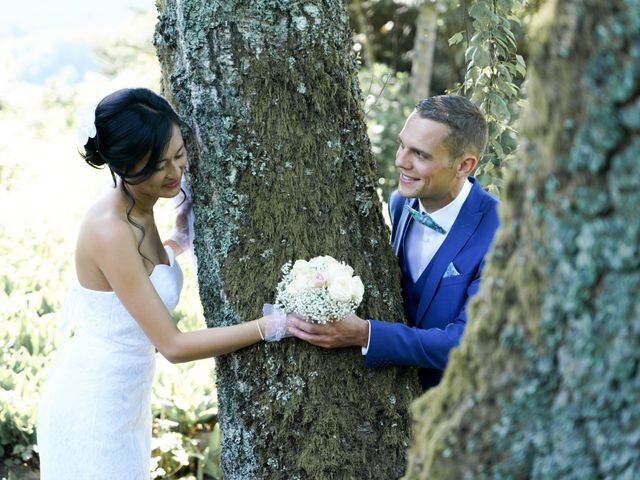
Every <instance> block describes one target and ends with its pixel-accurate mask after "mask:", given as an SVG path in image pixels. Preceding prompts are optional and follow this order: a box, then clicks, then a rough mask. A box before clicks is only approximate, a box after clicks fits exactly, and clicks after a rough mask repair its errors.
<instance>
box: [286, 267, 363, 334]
mask: <svg viewBox="0 0 640 480" xmlns="http://www.w3.org/2000/svg"><path fill="white" fill-rule="evenodd" d="M282 273H283V274H284V275H283V277H282V280H280V283H278V287H277V292H276V305H277V306H278V307H280V308H281V309H283V310H284V311H285V312H287V313H292V312H295V313H297V314H298V315H301V316H302V317H304V318H305V320H307V321H308V322H311V323H327V322H334V321H337V320H339V319H341V318H344V317H346V316H347V315H349V314H351V313H354V312H355V311H356V309H357V308H358V305H360V302H361V301H362V296H363V295H364V285H363V284H362V280H360V277H358V276H356V277H354V276H353V268H351V267H350V266H349V265H347V264H345V263H342V262H338V261H337V260H336V259H335V258H333V257H330V256H323V257H315V258H312V259H311V260H309V261H306V260H297V261H296V262H295V263H294V264H293V266H292V265H291V262H287V263H285V264H284V266H283V267H282Z"/></svg>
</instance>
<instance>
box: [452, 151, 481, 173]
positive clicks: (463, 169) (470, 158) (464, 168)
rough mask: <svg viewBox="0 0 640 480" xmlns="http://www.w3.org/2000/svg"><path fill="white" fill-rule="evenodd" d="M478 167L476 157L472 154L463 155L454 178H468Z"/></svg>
mask: <svg viewBox="0 0 640 480" xmlns="http://www.w3.org/2000/svg"><path fill="white" fill-rule="evenodd" d="M477 166H478V157H476V156H475V155H473V154H472V153H463V154H462V155H461V160H460V162H459V163H458V164H457V166H456V177H468V176H469V175H471V174H472V173H473V171H474V170H475V169H476V167H477Z"/></svg>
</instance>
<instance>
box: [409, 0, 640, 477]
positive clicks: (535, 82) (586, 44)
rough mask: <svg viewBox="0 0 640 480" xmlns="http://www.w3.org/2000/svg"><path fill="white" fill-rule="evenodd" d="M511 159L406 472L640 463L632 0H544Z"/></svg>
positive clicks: (611, 469) (581, 471)
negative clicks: (486, 244) (462, 324)
mask: <svg viewBox="0 0 640 480" xmlns="http://www.w3.org/2000/svg"><path fill="white" fill-rule="evenodd" d="M530 38H531V49H532V55H531V60H530V72H529V80H528V82H529V85H528V91H529V102H530V106H529V108H528V110H527V111H526V112H525V114H524V116H523V128H522V132H523V134H524V140H523V141H522V147H523V148H522V151H521V153H520V159H521V163H520V164H519V165H518V166H516V167H515V169H514V171H512V172H511V173H510V175H509V180H508V183H507V185H506V186H505V189H504V201H503V204H502V207H501V221H502V227H501V230H500V231H499V234H498V236H497V240H496V244H495V245H494V248H493V250H492V253H491V254H490V259H489V261H488V264H487V268H486V270H485V278H484V280H483V284H482V287H481V290H480V293H479V295H478V296H477V297H476V299H475V301H474V302H473V304H472V307H471V312H470V318H471V320H470V323H469V325H468V327H467V332H466V333H465V337H464V339H463V341H462V343H461V346H460V348H458V349H457V350H456V351H454V352H453V354H452V358H451V360H450V362H449V368H448V370H447V372H446V374H445V377H444V379H443V382H442V383H441V384H440V386H439V387H438V388H436V389H433V390H432V391H430V392H428V393H427V394H426V395H425V396H424V397H422V398H421V399H420V400H418V401H417V402H416V403H415V406H414V408H415V416H416V419H417V432H416V440H415V445H414V446H413V447H412V448H411V450H410V459H409V468H408V473H407V476H406V478H408V479H426V478H429V479H440V478H442V479H449V478H461V479H462V478H495V479H498V478H501V479H506V478H513V479H517V478H522V479H525V478H534V479H556V478H563V479H597V478H620V479H622V478H625V479H626V478H629V479H630V478H640V448H638V445H639V441H640V440H639V439H640V401H639V400H640V375H639V374H638V365H639V363H640V308H639V307H638V292H640V251H639V248H640V216H639V215H638V205H640V161H639V160H638V159H639V158H640V1H638V0H626V1H625V0H612V1H609V2H601V1H595V0H565V1H559V0H556V1H547V2H546V3H545V4H544V6H543V7H542V9H541V10H540V12H539V13H538V15H537V17H536V18H535V19H534V21H533V23H532V25H531V36H530Z"/></svg>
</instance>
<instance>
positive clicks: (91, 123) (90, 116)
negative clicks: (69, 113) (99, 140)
mask: <svg viewBox="0 0 640 480" xmlns="http://www.w3.org/2000/svg"><path fill="white" fill-rule="evenodd" d="M97 106H98V105H97V104H91V105H84V106H82V107H80V109H78V112H77V113H76V121H77V124H78V131H77V133H78V142H80V145H81V146H83V147H84V146H85V145H86V144H87V142H88V141H89V139H90V138H92V137H95V136H96V133H97V132H96V107H97Z"/></svg>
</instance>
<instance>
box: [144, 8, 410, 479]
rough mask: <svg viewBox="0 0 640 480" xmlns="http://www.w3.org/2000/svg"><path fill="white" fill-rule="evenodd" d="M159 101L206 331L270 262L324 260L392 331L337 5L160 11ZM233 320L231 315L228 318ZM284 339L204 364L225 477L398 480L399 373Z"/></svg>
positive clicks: (252, 300)
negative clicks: (214, 396) (186, 176)
mask: <svg viewBox="0 0 640 480" xmlns="http://www.w3.org/2000/svg"><path fill="white" fill-rule="evenodd" d="M159 9H160V21H159V24H158V28H157V33H156V45H157V49H158V53H159V57H160V61H161V66H162V69H163V83H164V88H165V93H166V94H167V95H168V96H169V97H170V98H171V99H172V101H173V103H174V105H176V106H177V107H178V109H179V110H180V112H181V113H182V115H183V116H184V117H185V118H186V119H187V121H188V122H189V123H190V124H191V125H192V127H193V135H191V138H190V139H189V147H188V148H189V153H190V177H191V181H192V189H193V195H194V200H195V214H196V225H197V236H196V247H195V248H196V253H197V256H198V263H199V272H198V273H199V284H200V294H201V300H202V303H203V307H204V312H205V317H206V319H207V321H208V323H209V325H211V326H213V325H216V326H220V325H230V324H234V323H237V322H240V321H242V320H245V319H252V318H256V317H257V316H259V314H260V309H261V305H262V304H263V303H269V302H272V301H273V298H274V292H275V286H276V284H277V282H278V280H279V278H280V276H281V273H280V267H281V266H282V265H283V264H284V263H285V262H286V261H290V260H295V259H298V258H310V257H312V256H315V255H332V256H334V257H336V258H338V259H340V260H344V261H346V262H348V263H349V264H351V265H352V266H353V267H354V269H355V271H356V273H357V274H359V275H361V276H362V278H363V281H364V283H365V288H366V298H365V301H364V304H363V306H362V308H361V310H360V313H361V314H362V315H364V316H367V317H374V318H384V319H388V320H394V321H401V320H402V319H403V312H402V306H401V300H400V288H399V286H400V281H399V271H398V267H397V263H396V259H395V257H394V255H393V252H392V250H391V248H390V246H389V244H388V235H389V232H388V229H387V227H386V226H385V224H384V221H383V218H382V215H381V211H380V204H379V201H378V197H377V195H376V192H375V189H374V183H373V178H374V177H373V172H374V163H373V161H372V157H371V155H370V153H369V141H368V139H367V135H366V131H365V126H364V121H363V115H362V111H361V104H360V92H359V87H358V82H357V77H356V69H355V63H354V58H353V56H352V54H351V31H350V29H349V24H348V17H347V14H346V11H345V10H344V4H343V2H340V1H329V2H327V1H324V2H320V1H314V2H304V3H301V2H298V1H293V0H292V1H280V2H277V4H274V3H273V2H267V1H255V2H241V1H227V2H208V1H204V0H189V1H181V2H179V6H178V4H177V3H176V2H173V1H166V2H162V3H161V4H159ZM241 319H242V320H241ZM362 363H363V362H362V356H361V353H360V351H359V349H357V348H352V349H340V350H336V351H326V350H322V349H318V348H316V347H312V346H309V345H306V344H304V343H302V342H299V341H295V340H287V341H284V342H283V343H281V344H275V345H272V344H261V345H259V346H256V347H253V348H249V349H245V350H244V351H242V352H239V353H235V354H230V355H226V356H225V357H223V358H220V359H219V360H218V361H217V367H218V368H217V380H218V382H217V386H218V399H219V405H220V406H219V419H220V426H221V431H222V449H223V450H222V451H223V454H222V462H223V469H224V471H225V478H229V479H248V478H269V479H277V478H287V479H292V478H313V479H319V478H352V477H353V476H354V475H356V476H358V477H360V478H397V477H398V476H399V475H401V474H402V472H403V470H404V467H405V465H406V464H405V450H406V445H407V441H408V438H409V436H408V426H409V425H408V424H409V418H408V413H407V411H406V410H407V407H408V405H409V402H410V400H411V399H412V398H413V397H414V396H415V395H416V394H417V392H418V385H417V378H416V373H415V371H414V370H411V369H399V368H387V369H369V370H365V369H364V368H363V367H362Z"/></svg>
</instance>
